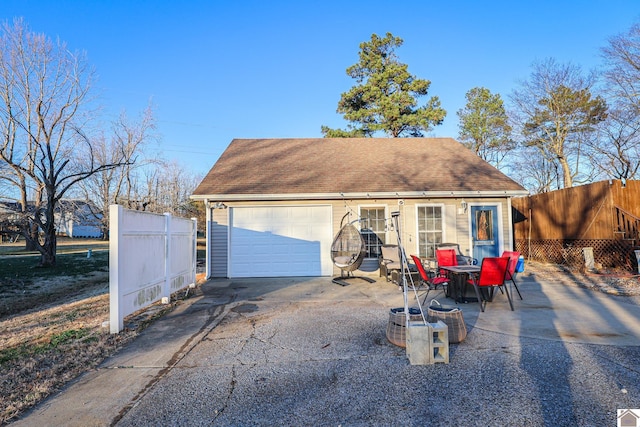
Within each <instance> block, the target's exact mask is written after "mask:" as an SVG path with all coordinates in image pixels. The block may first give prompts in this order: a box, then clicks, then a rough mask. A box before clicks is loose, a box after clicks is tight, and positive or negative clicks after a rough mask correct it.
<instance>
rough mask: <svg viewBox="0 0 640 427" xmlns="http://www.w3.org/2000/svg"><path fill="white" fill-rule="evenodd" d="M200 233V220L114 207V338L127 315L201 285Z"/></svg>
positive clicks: (111, 283) (111, 277)
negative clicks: (198, 282) (198, 262)
mask: <svg viewBox="0 0 640 427" xmlns="http://www.w3.org/2000/svg"><path fill="white" fill-rule="evenodd" d="M196 229H197V228H196V221H195V219H185V218H178V217H173V216H171V215H169V214H164V215H159V214H153V213H149V212H140V211H132V210H128V209H124V208H123V207H122V206H119V205H111V206H110V207H109V311H110V319H109V323H110V330H111V333H118V332H120V331H121V330H122V329H123V328H124V318H125V317H126V316H127V315H129V314H131V313H134V312H136V311H138V310H140V309H142V308H144V307H147V306H149V305H151V304H153V303H154V302H156V301H160V300H161V299H163V298H167V301H168V300H169V297H170V296H171V294H172V293H174V292H176V291H178V290H180V289H183V288H185V287H187V286H193V285H195V279H196V241H197V234H196Z"/></svg>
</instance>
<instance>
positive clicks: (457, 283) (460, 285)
mask: <svg viewBox="0 0 640 427" xmlns="http://www.w3.org/2000/svg"><path fill="white" fill-rule="evenodd" d="M439 268H440V269H441V270H445V271H446V272H447V275H448V276H449V279H450V280H449V286H447V297H449V298H453V299H454V300H455V301H456V302H463V303H464V302H478V298H475V297H467V296H466V295H465V294H466V292H465V291H466V289H467V281H468V280H469V276H470V275H472V274H478V273H480V266H479V265H450V266H446V267H439Z"/></svg>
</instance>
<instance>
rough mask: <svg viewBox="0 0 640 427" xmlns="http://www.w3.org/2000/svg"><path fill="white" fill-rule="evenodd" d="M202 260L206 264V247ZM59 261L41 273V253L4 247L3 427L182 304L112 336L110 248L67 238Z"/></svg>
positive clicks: (0, 270) (153, 311)
mask: <svg viewBox="0 0 640 427" xmlns="http://www.w3.org/2000/svg"><path fill="white" fill-rule="evenodd" d="M201 243H202V245H201ZM89 249H91V257H89V258H88V257H87V252H88V250H89ZM198 257H204V246H203V242H199V244H198ZM56 258H57V265H56V267H54V268H41V267H38V262H39V254H38V253H34V252H26V251H25V250H24V241H22V242H18V243H12V244H0V371H1V372H2V381H0V425H4V424H6V423H9V422H11V421H12V420H15V418H16V417H17V416H19V415H20V414H21V413H22V412H24V411H25V410H27V409H28V408H30V407H32V406H33V405H35V404H37V403H38V402H40V401H42V400H43V399H45V398H46V397H47V396H49V395H50V394H51V393H53V392H55V391H56V390H59V389H60V388H61V387H62V386H64V385H65V384H66V383H67V382H68V381H70V380H72V379H73V378H75V377H77V376H78V375H80V374H81V373H83V372H85V371H87V370H90V369H92V368H93V367H95V366H96V365H98V364H99V363H100V362H102V361H103V360H104V359H105V358H106V357H108V356H109V355H111V354H113V353H114V352H116V351H117V350H118V349H119V348H121V347H122V346H123V345H125V344H126V343H127V342H129V341H131V340H132V339H133V338H135V336H137V334H138V333H139V332H140V331H141V330H142V329H144V328H145V327H146V326H147V325H148V324H149V323H150V322H152V321H153V320H155V319H156V318H158V317H159V316H162V315H163V314H164V313H167V312H169V311H171V310H172V309H173V308H174V307H175V306H176V305H177V304H180V302H181V300H180V299H178V297H177V296H176V295H174V298H173V299H172V302H171V304H169V305H161V304H154V305H152V306H151V307H149V308H147V309H143V310H141V311H140V312H138V313H134V314H132V315H131V316H128V317H127V318H126V319H125V330H124V331H122V332H120V333H119V334H110V333H109V328H108V327H106V326H105V322H106V321H108V320H109V243H108V242H105V241H102V240H88V239H87V240H85V239H65V238H61V239H59V241H58V251H57V257H56ZM180 294H181V297H182V298H184V296H182V294H183V293H180Z"/></svg>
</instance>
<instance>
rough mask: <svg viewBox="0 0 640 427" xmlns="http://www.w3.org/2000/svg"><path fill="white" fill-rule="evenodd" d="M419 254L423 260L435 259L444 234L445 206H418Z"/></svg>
mask: <svg viewBox="0 0 640 427" xmlns="http://www.w3.org/2000/svg"><path fill="white" fill-rule="evenodd" d="M417 209H418V212H417V215H418V252H419V256H420V257H422V258H432V259H433V258H435V257H436V249H437V247H438V245H439V244H440V243H442V236H443V232H444V218H443V214H444V206H442V205H427V206H418V208H417Z"/></svg>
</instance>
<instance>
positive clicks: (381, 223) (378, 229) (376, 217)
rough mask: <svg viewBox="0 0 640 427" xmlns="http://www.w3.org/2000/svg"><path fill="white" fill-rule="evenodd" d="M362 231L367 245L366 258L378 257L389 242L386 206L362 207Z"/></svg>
mask: <svg viewBox="0 0 640 427" xmlns="http://www.w3.org/2000/svg"><path fill="white" fill-rule="evenodd" d="M360 233H361V234H362V237H363V238H364V241H365V244H366V247H367V254H366V255H365V258H378V256H379V255H380V253H381V250H380V247H381V246H382V245H384V244H385V243H386V242H387V236H386V234H387V232H386V218H385V208H384V207H370V208H362V207H361V208H360Z"/></svg>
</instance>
